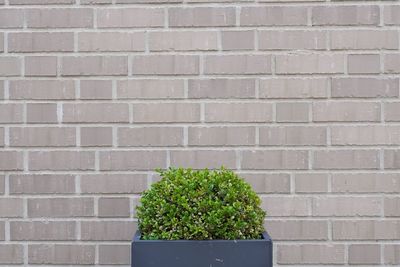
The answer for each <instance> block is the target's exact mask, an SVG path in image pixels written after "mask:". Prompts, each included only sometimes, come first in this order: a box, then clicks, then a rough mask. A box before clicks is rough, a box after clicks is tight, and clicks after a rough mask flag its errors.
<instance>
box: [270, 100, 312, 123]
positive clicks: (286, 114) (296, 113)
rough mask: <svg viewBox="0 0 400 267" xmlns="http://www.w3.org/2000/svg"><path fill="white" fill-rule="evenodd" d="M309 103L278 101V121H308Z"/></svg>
mask: <svg viewBox="0 0 400 267" xmlns="http://www.w3.org/2000/svg"><path fill="white" fill-rule="evenodd" d="M309 109H310V105H309V103H297V102H291V103H289V102H287V103H277V104H276V121H277V122H308V121H309V120H310V119H309V117H310V116H309V113H310V112H309Z"/></svg>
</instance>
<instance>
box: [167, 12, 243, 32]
mask: <svg viewBox="0 0 400 267" xmlns="http://www.w3.org/2000/svg"><path fill="white" fill-rule="evenodd" d="M235 24H236V14H235V8H233V7H175V8H170V9H169V10H168V25H169V26H170V27H227V26H235Z"/></svg>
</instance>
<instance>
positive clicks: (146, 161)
mask: <svg viewBox="0 0 400 267" xmlns="http://www.w3.org/2000/svg"><path fill="white" fill-rule="evenodd" d="M166 161H167V154H166V152H165V151H142V150H138V151H101V152H100V170H104V171H106V170H109V171H110V170H111V171H112V170H114V171H122V170H127V171H128V170H154V169H156V168H165V167H166Z"/></svg>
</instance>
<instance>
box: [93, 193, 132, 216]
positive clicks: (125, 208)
mask: <svg viewBox="0 0 400 267" xmlns="http://www.w3.org/2000/svg"><path fill="white" fill-rule="evenodd" d="M129 202H130V199H129V198H122V197H112V198H111V197H107V198H105V197H102V198H100V199H99V203H98V209H99V214H98V215H99V217H112V218H115V217H129V216H130V205H129Z"/></svg>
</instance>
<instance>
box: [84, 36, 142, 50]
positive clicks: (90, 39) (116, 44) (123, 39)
mask: <svg viewBox="0 0 400 267" xmlns="http://www.w3.org/2000/svg"><path fill="white" fill-rule="evenodd" d="M78 40H79V41H78V50H79V51H83V52H122V51H144V50H145V35H144V32H82V33H79V34H78Z"/></svg>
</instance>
